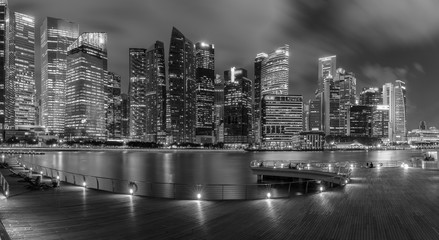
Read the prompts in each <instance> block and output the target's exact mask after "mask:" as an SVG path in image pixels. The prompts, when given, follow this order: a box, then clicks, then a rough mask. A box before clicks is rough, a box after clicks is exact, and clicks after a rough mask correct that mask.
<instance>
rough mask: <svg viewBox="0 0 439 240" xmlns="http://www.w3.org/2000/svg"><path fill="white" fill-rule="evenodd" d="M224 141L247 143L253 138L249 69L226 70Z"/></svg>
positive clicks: (234, 143)
mask: <svg viewBox="0 0 439 240" xmlns="http://www.w3.org/2000/svg"><path fill="white" fill-rule="evenodd" d="M224 81H225V87H224V143H225V144H228V145H236V146H239V145H247V144H248V143H249V141H250V139H251V136H250V134H251V125H252V81H251V80H250V79H248V78H247V70H245V69H242V68H235V67H233V68H231V69H230V70H228V71H225V72H224Z"/></svg>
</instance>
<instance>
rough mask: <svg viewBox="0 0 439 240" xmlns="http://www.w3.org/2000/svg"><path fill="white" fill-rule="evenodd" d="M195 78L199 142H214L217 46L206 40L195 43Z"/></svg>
mask: <svg viewBox="0 0 439 240" xmlns="http://www.w3.org/2000/svg"><path fill="white" fill-rule="evenodd" d="M195 79H196V81H197V90H196V95H197V127H196V138H197V142H198V143H213V142H214V136H213V125H214V121H213V108H214V101H215V96H214V95H215V93H214V92H215V87H214V81H215V46H214V45H213V44H207V43H204V42H197V43H196V44H195Z"/></svg>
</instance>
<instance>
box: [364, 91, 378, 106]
mask: <svg viewBox="0 0 439 240" xmlns="http://www.w3.org/2000/svg"><path fill="white" fill-rule="evenodd" d="M381 103H382V97H381V91H380V89H378V88H363V91H362V92H361V93H360V105H362V106H377V105H380V104H381Z"/></svg>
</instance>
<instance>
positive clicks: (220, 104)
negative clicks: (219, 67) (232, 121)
mask: <svg viewBox="0 0 439 240" xmlns="http://www.w3.org/2000/svg"><path fill="white" fill-rule="evenodd" d="M213 116H214V122H215V126H214V129H215V142H216V143H220V142H222V143H224V80H223V79H221V75H219V74H218V75H216V78H215V107H214V115H213Z"/></svg>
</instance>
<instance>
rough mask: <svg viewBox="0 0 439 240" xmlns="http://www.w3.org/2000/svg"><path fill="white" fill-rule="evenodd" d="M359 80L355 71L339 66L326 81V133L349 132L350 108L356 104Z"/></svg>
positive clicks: (337, 134) (345, 133)
mask: <svg viewBox="0 0 439 240" xmlns="http://www.w3.org/2000/svg"><path fill="white" fill-rule="evenodd" d="M356 89H357V80H356V78H355V76H354V74H353V73H351V72H346V71H345V70H344V69H342V68H339V69H337V72H336V74H335V76H334V78H329V77H328V78H326V79H325V83H324V90H325V91H324V111H325V114H324V119H325V121H324V123H325V125H324V127H325V134H326V135H335V136H343V135H347V134H349V132H348V130H349V124H350V121H349V109H350V107H351V106H353V105H355V100H356V93H357V92H356Z"/></svg>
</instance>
